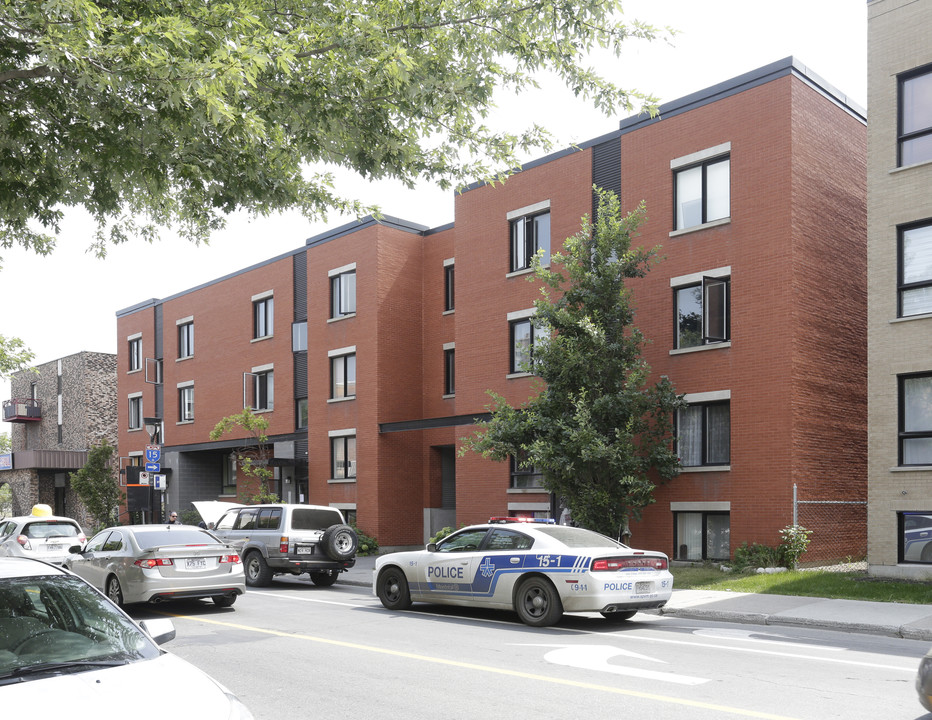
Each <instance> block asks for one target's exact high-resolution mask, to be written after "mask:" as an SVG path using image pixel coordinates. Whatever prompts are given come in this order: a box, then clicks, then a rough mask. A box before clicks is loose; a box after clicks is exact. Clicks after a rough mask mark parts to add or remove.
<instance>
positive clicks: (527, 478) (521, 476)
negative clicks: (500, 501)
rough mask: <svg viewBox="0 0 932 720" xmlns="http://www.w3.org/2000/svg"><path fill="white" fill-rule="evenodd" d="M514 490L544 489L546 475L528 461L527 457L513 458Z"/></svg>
mask: <svg viewBox="0 0 932 720" xmlns="http://www.w3.org/2000/svg"><path fill="white" fill-rule="evenodd" d="M511 487H512V489H523V488H543V487H544V475H543V473H542V472H541V471H540V469H539V468H538V467H536V466H534V465H532V464H531V463H529V462H528V461H527V458H526V456H524V455H523V454H522V455H512V456H511Z"/></svg>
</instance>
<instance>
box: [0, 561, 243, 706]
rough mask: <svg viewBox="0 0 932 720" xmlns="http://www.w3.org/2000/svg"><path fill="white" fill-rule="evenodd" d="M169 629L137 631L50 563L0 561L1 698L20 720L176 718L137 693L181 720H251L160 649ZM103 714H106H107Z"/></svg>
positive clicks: (230, 698)
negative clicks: (153, 696)
mask: <svg viewBox="0 0 932 720" xmlns="http://www.w3.org/2000/svg"><path fill="white" fill-rule="evenodd" d="M174 637H175V629H174V627H173V626H172V622H171V620H168V619H156V620H143V621H141V622H140V623H139V624H137V623H135V622H134V621H133V620H132V619H131V618H130V617H129V616H128V615H126V614H125V613H124V612H123V611H121V610H120V609H119V608H118V607H116V606H115V605H114V604H113V603H111V602H110V601H109V600H108V599H107V598H106V597H104V596H103V595H102V594H101V593H100V592H98V591H97V590H95V589H94V588H92V587H91V586H90V585H89V584H88V583H86V582H84V580H82V579H80V578H79V577H76V576H75V575H73V574H72V573H70V572H68V571H67V570H65V569H63V568H61V567H59V566H56V565H52V564H50V563H44V562H40V561H38V560H31V559H28V558H23V557H13V558H6V557H5V558H0V696H2V698H3V713H4V715H5V716H9V717H21V718H36V717H47V718H64V717H75V718H76V717H97V716H100V715H104V716H109V715H110V714H111V713H113V714H120V713H128V714H129V715H131V716H132V717H133V720H162V719H163V718H164V717H165V716H166V714H168V715H170V716H171V715H175V716H178V712H177V711H178V710H179V707H174V706H173V707H171V708H169V709H168V710H166V705H165V703H164V702H162V701H159V702H150V701H147V700H145V699H144V698H143V699H141V696H140V689H141V688H157V690H158V694H159V697H160V698H165V697H170V698H171V699H172V701H173V703H180V709H181V710H182V711H183V712H182V714H183V716H184V717H192V718H198V720H251V718H252V714H251V713H250V712H249V710H248V708H246V706H245V705H243V704H242V703H241V702H240V701H239V700H238V699H237V698H236V697H235V696H234V695H233V694H232V693H231V692H230V691H229V690H227V689H226V688H225V687H223V686H222V685H220V684H219V683H217V682H216V681H215V680H213V679H212V678H210V677H209V676H208V675H206V674H204V673H203V672H201V671H200V670H198V669H197V668H196V667H194V666H193V665H191V664H189V663H187V662H185V661H184V660H182V659H181V658H178V657H176V656H174V655H172V654H171V653H168V652H166V651H165V650H162V649H161V648H160V647H159V643H164V642H167V641H169V640H171V639H172V638H174ZM106 708H111V709H110V710H109V711H108V710H106Z"/></svg>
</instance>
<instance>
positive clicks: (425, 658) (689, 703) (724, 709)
mask: <svg viewBox="0 0 932 720" xmlns="http://www.w3.org/2000/svg"><path fill="white" fill-rule="evenodd" d="M159 614H161V615H167V616H169V617H174V618H178V619H180V620H191V621H193V622H201V623H207V624H208V625H219V626H221V627H229V628H234V629H236V630H244V631H247V632H255V633H261V634H263V635H273V636H275V637H282V638H290V639H292V640H304V641H307V642H313V643H319V644H321V645H332V646H336V647H343V648H348V649H351V650H362V651H364V652H370V653H376V654H379V655H391V656H393V657H400V658H405V659H408V660H417V661H420V662H427V663H432V664H435V665H447V666H450V667H457V668H464V669H467V670H475V671H477V672H484V673H490V674H494V675H504V676H507V677H516V678H522V679H525V680H535V681H538V682H544V683H550V684H552V685H563V686H567V687H573V688H579V689H583V690H594V691H599V692H605V693H610V694H612V695H624V696H627V697H637V698H641V699H644V700H653V701H656V702H661V703H667V704H670V705H683V706H685V707H692V708H701V709H703V710H712V711H715V712H718V713H725V714H728V715H737V716H740V717H747V718H759V719H760V720H794V719H793V718H790V717H787V716H786V715H774V714H773V713H767V712H760V711H758V710H744V709H742V708H736V707H729V706H727V705H717V704H715V703H708V702H701V701H698V700H687V699H685V698H677V697H670V696H667V695H658V694H655V693H647V692H641V691H639V690H625V689H623V688H618V687H612V686H610V685H599V684H597V683H590V682H581V681H578V680H568V679H566V678H560V677H553V676H549V675H537V674H535V673H526V672H521V671H518V670H507V669H505V668H496V667H491V666H489V665H479V664H476V663H468V662H461V661H459V660H450V659H448V658H442V657H432V656H430V655H420V654H418V653H410V652H404V651H402V650H390V649H388V648H381V647H375V646H373V645H362V644H360V643H352V642H347V641H345V640H332V639H330V638H322V637H315V636H313V635H303V634H300V633H289V632H284V631H282V630H270V629H268V628H260V627H254V626H251V625H241V624H239V623H231V622H224V621H222V620H214V619H211V618H203V617H196V616H190V615H176V614H174V613H168V612H159Z"/></svg>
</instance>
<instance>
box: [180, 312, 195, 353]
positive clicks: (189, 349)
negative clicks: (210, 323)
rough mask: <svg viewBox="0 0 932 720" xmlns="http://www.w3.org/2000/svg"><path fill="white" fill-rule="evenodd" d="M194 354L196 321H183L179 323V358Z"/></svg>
mask: <svg viewBox="0 0 932 720" xmlns="http://www.w3.org/2000/svg"><path fill="white" fill-rule="evenodd" d="M193 355H194V322H193V321H192V322H182V323H180V324H179V325H178V358H179V359H180V358H189V357H191V356H193Z"/></svg>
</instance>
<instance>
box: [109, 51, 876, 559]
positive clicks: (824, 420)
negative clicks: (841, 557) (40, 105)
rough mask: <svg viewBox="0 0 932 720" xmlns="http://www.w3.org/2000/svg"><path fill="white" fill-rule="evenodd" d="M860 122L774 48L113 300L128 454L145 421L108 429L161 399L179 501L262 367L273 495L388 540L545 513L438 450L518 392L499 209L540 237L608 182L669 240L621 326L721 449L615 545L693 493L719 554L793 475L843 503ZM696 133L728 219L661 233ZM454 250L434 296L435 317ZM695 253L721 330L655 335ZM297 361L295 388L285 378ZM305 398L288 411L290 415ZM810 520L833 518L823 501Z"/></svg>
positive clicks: (860, 304) (494, 472)
mask: <svg viewBox="0 0 932 720" xmlns="http://www.w3.org/2000/svg"><path fill="white" fill-rule="evenodd" d="M865 135H866V131H865V124H864V118H863V114H862V113H861V112H860V111H859V110H858V109H857V108H853V107H851V106H850V105H849V104H847V103H846V102H845V100H844V98H843V96H840V95H839V94H838V93H836V92H835V91H834V90H832V89H831V88H830V87H829V86H827V85H825V84H824V82H822V81H821V80H820V79H819V78H817V77H815V76H814V75H812V74H811V73H810V72H809V71H808V70H807V69H805V68H803V67H801V66H799V65H798V64H796V63H795V62H793V61H792V60H787V61H783V62H781V63H775V64H774V65H772V66H768V67H767V68H762V69H760V70H759V71H755V72H754V73H750V74H748V75H746V76H742V77H741V78H736V79H734V80H732V81H728V82H727V83H722V84H720V85H717V86H714V87H713V88H710V89H709V90H708V91H705V92H701V93H697V94H695V95H693V96H690V97H688V98H684V99H683V100H681V101H676V102H674V103H670V104H669V105H666V106H664V107H663V108H661V115H660V117H659V118H655V119H650V118H631V119H629V120H626V121H623V122H622V123H621V125H620V127H619V129H618V130H617V131H616V132H614V133H610V134H608V135H606V136H603V137H601V138H597V139H595V140H593V141H591V142H589V143H581V144H580V145H579V146H577V147H574V148H572V149H569V150H567V151H564V152H561V153H556V154H554V155H551V156H548V157H545V158H542V159H540V160H539V161H535V162H533V163H529V164H528V165H526V166H525V167H524V168H522V169H521V171H520V172H518V173H516V174H515V175H513V176H512V177H511V178H509V180H508V181H507V182H506V183H505V184H504V185H495V186H492V185H478V186H475V187H471V188H468V189H467V190H466V191H464V192H462V193H460V194H458V195H457V196H456V201H455V222H454V223H453V224H452V225H451V226H445V227H442V228H437V229H432V230H428V229H426V228H423V227H420V226H417V225H414V224H411V223H407V222H403V221H399V220H395V219H392V218H385V219H383V221H382V222H380V223H376V222H374V221H372V220H371V219H370V220H364V221H362V222H360V223H357V224H351V225H347V226H344V227H342V228H337V229H335V230H334V231H333V232H330V233H326V234H324V235H321V236H318V237H315V238H311V239H309V240H308V241H307V243H306V244H305V246H304V247H302V248H298V249H296V250H295V251H294V252H293V253H291V254H288V255H285V256H282V257H279V258H274V259H272V260H270V261H268V262H267V263H263V264H260V265H257V266H254V267H251V268H245V269H244V270H242V271H241V272H238V273H235V274H233V275H231V276H228V277H226V278H221V279H219V280H217V281H215V282H213V283H208V284H206V285H203V286H200V287H197V288H192V289H191V290H189V291H186V292H183V293H180V294H179V295H177V296H173V297H171V298H166V299H164V300H154V301H151V302H148V303H142V304H140V305H138V306H135V307H132V308H127V309H125V310H122V311H120V312H119V313H118V323H117V326H118V329H117V332H118V339H119V343H120V344H119V347H120V358H121V359H120V371H119V390H118V397H119V407H120V448H121V455H123V456H130V455H134V456H135V457H138V456H139V455H140V453H141V451H142V449H143V447H144V446H145V443H146V442H147V441H148V437H147V436H146V434H145V432H144V431H142V432H140V431H134V432H129V431H127V429H126V428H127V415H126V414H127V405H128V397H129V396H130V395H131V394H134V393H142V397H143V403H144V407H145V408H146V409H145V411H144V413H145V414H146V415H149V414H150V411H149V408H152V411H153V412H152V414H154V415H157V416H160V417H163V418H164V419H165V430H164V437H163V439H162V441H163V444H164V446H165V458H166V459H165V462H166V465H167V466H168V467H169V468H170V469H171V481H170V486H169V494H168V502H169V503H171V505H172V507H173V508H175V509H182V510H183V509H187V508H188V507H189V503H190V501H192V500H198V499H217V498H218V497H220V484H221V483H220V477H219V470H218V471H217V472H216V473H215V477H214V479H213V481H211V477H210V471H209V466H210V463H209V462H207V461H204V462H200V461H199V464H194V465H192V464H191V463H192V462H193V460H194V458H195V457H199V458H204V457H209V458H212V459H211V461H210V462H214V461H216V463H217V467H218V468H219V467H220V465H219V463H220V458H221V457H222V456H223V455H224V454H225V453H227V454H228V453H229V449H230V447H231V446H232V444H234V443H235V442H236V441H235V440H234V439H232V438H231V439H225V440H222V441H219V442H217V443H211V442H210V441H209V440H208V437H207V436H208V434H209V432H210V429H211V428H212V427H213V426H214V424H215V423H216V422H217V421H218V420H219V419H220V418H221V417H223V416H224V415H229V414H233V413H235V412H238V411H239V409H240V407H239V406H240V401H241V400H242V398H241V394H242V385H243V381H242V376H243V372H246V371H249V370H250V368H252V367H256V366H268V365H273V366H274V374H275V407H274V410H272V411H271V412H268V413H267V414H266V416H267V417H268V418H269V420H270V421H271V422H272V427H271V429H270V433H269V434H270V436H271V440H272V441H273V442H274V443H275V457H276V462H277V466H278V467H279V468H280V470H279V477H280V478H281V483H280V484H278V485H277V486H276V487H277V490H279V491H280V492H281V493H282V494H283V495H285V496H286V497H290V498H291V499H292V500H295V501H298V500H303V501H308V502H313V503H319V504H332V505H335V506H337V507H341V508H343V509H344V510H348V511H350V513H351V516H353V517H355V519H356V521H357V522H358V524H359V526H360V528H362V529H363V530H365V531H366V532H367V533H369V534H371V535H374V536H375V537H376V538H377V539H378V540H379V541H380V543H381V544H382V545H383V546H393V547H394V546H409V545H417V544H420V543H422V542H423V541H424V540H425V538H426V537H428V536H429V535H430V534H432V533H433V532H434V531H435V530H436V529H438V528H439V527H442V526H443V525H444V524H446V525H458V524H461V523H469V522H473V521H482V520H485V519H487V518H488V517H489V516H490V515H500V514H506V513H534V514H538V515H549V514H550V513H551V511H552V500H551V498H550V496H549V495H548V494H547V493H546V492H544V491H542V490H541V489H539V488H534V487H531V488H523V487H511V482H510V468H509V466H508V464H506V463H498V464H497V463H491V462H489V461H486V460H484V459H482V458H480V457H478V456H476V455H475V454H471V453H466V454H464V455H463V456H462V457H460V456H459V453H458V451H459V450H460V448H461V446H462V438H464V437H465V436H466V435H468V434H470V433H471V432H473V430H474V428H473V426H472V425H471V422H472V419H473V418H475V417H476V416H478V415H481V414H482V413H484V412H485V411H486V406H487V405H488V403H489V401H490V399H489V397H488V395H487V391H488V390H494V391H495V392H496V393H499V394H501V395H503V396H505V397H506V398H507V399H508V400H509V401H510V402H512V403H516V404H520V403H521V402H522V401H524V400H526V399H527V398H528V397H529V395H530V394H532V393H533V392H535V387H536V382H537V381H536V379H535V378H533V377H530V376H528V375H526V374H524V373H514V372H510V353H511V348H510V340H509V318H512V319H513V318H515V317H521V316H522V313H524V314H525V315H526V313H527V311H529V310H530V309H531V308H532V306H533V301H534V299H535V298H536V297H537V295H538V292H539V290H538V288H537V287H536V285H535V284H534V283H532V282H528V277H529V276H528V273H526V272H521V271H518V272H512V271H511V266H510V223H509V218H510V217H514V216H515V214H519V215H520V214H521V213H523V212H525V211H527V212H544V211H546V212H549V217H550V238H551V241H552V245H553V246H554V248H555V249H556V248H558V246H559V241H560V239H562V238H566V237H568V236H570V235H573V234H575V233H576V232H578V230H579V227H580V219H581V218H582V216H583V215H586V214H589V213H591V212H592V209H593V208H592V185H593V182H594V180H595V179H597V178H603V177H607V178H613V177H614V178H617V177H620V190H621V201H622V209H623V210H624V211H629V210H632V209H634V208H635V207H636V206H637V205H638V204H639V203H640V202H642V201H643V202H645V203H646V207H647V216H648V220H647V221H646V222H645V223H644V224H643V226H642V227H641V240H640V241H641V242H643V243H644V244H645V245H648V246H654V245H659V246H662V255H663V256H664V260H663V262H662V263H660V264H659V265H658V266H657V267H656V268H655V269H654V270H653V271H652V272H651V273H650V274H649V275H648V276H647V277H646V278H644V279H642V280H640V281H638V282H637V283H635V284H634V285H633V290H634V298H635V304H636V306H637V323H638V326H639V327H640V329H641V330H642V331H643V332H644V334H645V336H646V337H648V338H649V339H650V340H651V343H650V344H649V345H648V346H647V348H646V350H645V354H646V359H647V360H648V362H649V363H650V365H651V366H652V368H653V371H654V374H655V376H658V377H659V376H660V375H667V376H669V377H670V379H671V380H672V381H673V383H674V385H675V386H676V387H677V389H678V391H679V392H681V393H687V394H688V395H690V396H692V397H696V398H704V397H709V394H710V393H712V394H713V395H714V396H715V397H725V398H727V399H728V400H727V401H728V402H729V404H730V413H731V424H730V445H731V448H730V462H729V463H728V465H727V466H724V467H723V466H712V467H701V468H689V469H687V471H684V472H683V473H682V474H681V475H680V476H679V477H678V478H676V479H675V480H674V481H672V482H671V483H669V484H667V485H665V486H663V487H661V488H660V489H659V490H658V492H657V495H656V499H657V502H656V503H655V504H654V505H653V506H651V507H650V508H648V510H647V511H646V512H645V515H644V519H643V522H641V523H638V524H636V525H635V526H633V527H632V530H633V533H634V539H635V542H637V543H638V544H640V545H642V546H649V547H654V548H659V549H662V550H664V551H666V552H668V553H670V554H671V555H676V554H677V553H678V551H679V545H681V544H683V543H681V542H680V541H681V540H682V538H679V539H678V538H677V530H676V527H677V525H676V523H677V521H678V520H677V518H678V517H679V520H680V521H682V520H683V517H682V514H684V513H685V514H686V515H689V519H690V520H692V519H693V518H692V515H695V516H696V518H698V517H699V516H700V515H702V516H703V517H704V513H707V512H712V513H717V514H718V515H720V516H721V517H723V518H724V520H723V521H722V520H720V521H719V522H720V523H721V522H723V523H724V527H725V528H726V530H725V532H726V538H725V547H726V548H728V552H729V554H730V552H731V550H733V548H734V547H736V546H737V545H739V544H740V543H742V542H744V541H757V542H765V543H768V544H776V542H778V540H779V536H778V531H779V529H780V528H782V527H784V526H786V525H788V524H790V522H791V521H792V512H793V486H794V484H795V485H796V486H797V488H798V491H799V492H800V494H801V497H805V498H808V499H810V500H823V501H842V500H843V501H853V502H863V500H864V493H865V473H864V459H865V443H866V434H865V423H864V413H865V395H864V389H863V384H864V363H865V353H864V317H865V298H864V294H863V292H861V291H860V290H859V289H860V288H863V287H864V277H865V257H864V255H865V253H864V225H865V208H864V203H865V199H864V182H863V175H864V173H863V167H864V162H865ZM710 148H726V149H725V150H722V151H721V152H722V153H723V154H724V155H727V156H728V157H729V158H730V163H731V164H730V213H729V215H728V217H726V218H724V219H722V220H718V221H716V222H711V223H706V224H703V225H701V226H698V227H693V228H690V229H688V230H680V231H674V230H673V227H674V226H673V208H674V193H673V182H674V174H673V172H672V170H671V162H675V161H677V159H683V158H689V157H691V156H693V155H694V154H697V153H699V154H701V153H703V152H705V151H708V150H709V149H710ZM616 189H617V188H616ZM829 259H830V260H829ZM451 262H452V264H453V267H454V278H455V288H456V292H455V308H454V309H453V310H452V311H447V310H445V307H444V267H445V263H446V264H450V263H451ZM347 268H352V269H353V270H354V271H355V278H356V312H355V313H354V314H352V315H350V316H348V317H343V318H340V319H332V318H331V317H330V275H331V274H332V273H334V272H335V271H339V270H340V269H347ZM712 271H718V272H719V274H720V275H721V274H722V273H725V274H726V275H727V276H728V277H729V278H730V283H731V305H730V326H731V335H730V339H729V341H728V342H724V343H718V344H715V345H705V346H702V347H701V348H695V349H693V350H690V351H682V350H675V349H674V341H673V326H674V316H673V313H674V310H673V306H672V296H673V289H672V287H671V283H672V282H675V280H674V279H676V278H684V277H693V276H696V277H701V276H702V274H703V273H708V272H712ZM296 288H298V290H297V291H296ZM268 291H271V292H272V293H273V295H274V300H275V332H274V337H272V338H268V339H263V340H253V339H252V337H251V331H252V318H251V315H250V313H251V311H252V301H251V299H252V298H253V297H254V296H255V295H256V294H257V293H263V292H268ZM302 292H303V293H304V294H303V295H302V294H301V293H302ZM191 317H193V321H194V326H195V353H194V357H193V358H190V359H187V360H182V361H176V360H175V356H176V354H177V352H176V345H175V343H176V340H175V337H176V322H177V321H178V319H183V318H191ZM303 318H306V320H307V351H306V354H305V355H302V352H303V351H301V352H293V351H292V348H291V322H292V320H293V319H303ZM139 333H141V334H142V339H143V345H144V354H145V356H146V357H152V358H162V360H163V375H164V377H163V382H162V384H161V385H156V384H147V383H145V382H144V380H145V378H144V372H141V371H140V372H135V373H128V372H127V370H126V367H127V362H126V359H125V357H124V356H125V354H126V348H127V342H128V338H130V337H134V336H136V335H137V334H139ZM445 349H448V350H449V349H454V352H455V360H456V376H455V394H452V395H449V394H445V392H444V350H445ZM350 351H352V352H354V353H355V358H356V368H357V379H356V396H355V398H353V399H349V400H347V399H331V398H330V355H332V354H333V353H335V352H350ZM302 363H305V364H303V365H302ZM302 367H306V375H307V385H306V389H305V387H304V386H303V385H302V384H301V383H300V382H298V383H296V382H295V379H296V378H298V379H300V378H302V377H303V375H302V373H301V371H300V368H302ZM296 368H298V370H296ZM192 381H193V383H194V387H195V391H194V395H195V408H196V409H195V418H194V421H193V422H188V423H182V424H180V425H179V424H176V420H175V418H176V417H177V416H178V407H177V386H178V384H179V383H183V382H192ZM303 396H306V397H307V398H308V427H307V429H306V430H305V429H303V428H298V427H296V425H295V399H296V398H300V397H303ZM350 435H352V437H355V439H356V467H357V468H358V471H357V475H356V477H355V479H352V478H350V479H342V478H334V477H333V475H334V473H333V472H332V470H331V442H332V440H333V438H334V437H345V436H350ZM304 450H306V456H305V455H304V454H303V451H304ZM184 458H187V459H188V463H189V464H188V465H184V464H183V463H182V460H183V459H184ZM240 479H241V478H240ZM286 479H287V482H286ZM211 483H212V484H213V488H211ZM238 489H239V490H240V497H242V490H241V488H238ZM289 492H290V493H292V494H291V495H290V496H289V495H288V493H289ZM230 499H232V498H230ZM841 516H842V513H836V514H835V515H834V516H833V517H841ZM847 527H848V529H849V531H850V537H848V538H847V542H846V547H847V548H848V549H849V551H848V552H846V553H845V554H852V555H854V554H858V553H861V554H863V551H864V544H865V531H864V521H863V517H861V518H860V521H858V520H857V518H855V521H854V522H853V523H850V522H849V523H848V524H847ZM813 529H815V530H817V532H818V534H819V535H822V536H826V535H832V536H835V537H837V535H838V529H837V526H836V523H833V522H832V520H831V519H829V520H827V521H826V524H825V526H824V527H819V528H813ZM727 533H730V539H729V538H728V536H727ZM813 547H814V549H816V548H817V546H816V545H815V544H814V546H813ZM690 548H691V549H690V550H689V552H693V549H692V548H693V546H690ZM699 551H701V552H704V551H702V550H701V548H700V550H699ZM830 552H831V551H830V550H829V549H827V548H824V549H822V550H816V553H815V554H819V553H822V554H823V555H827V554H829V553H830Z"/></svg>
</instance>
